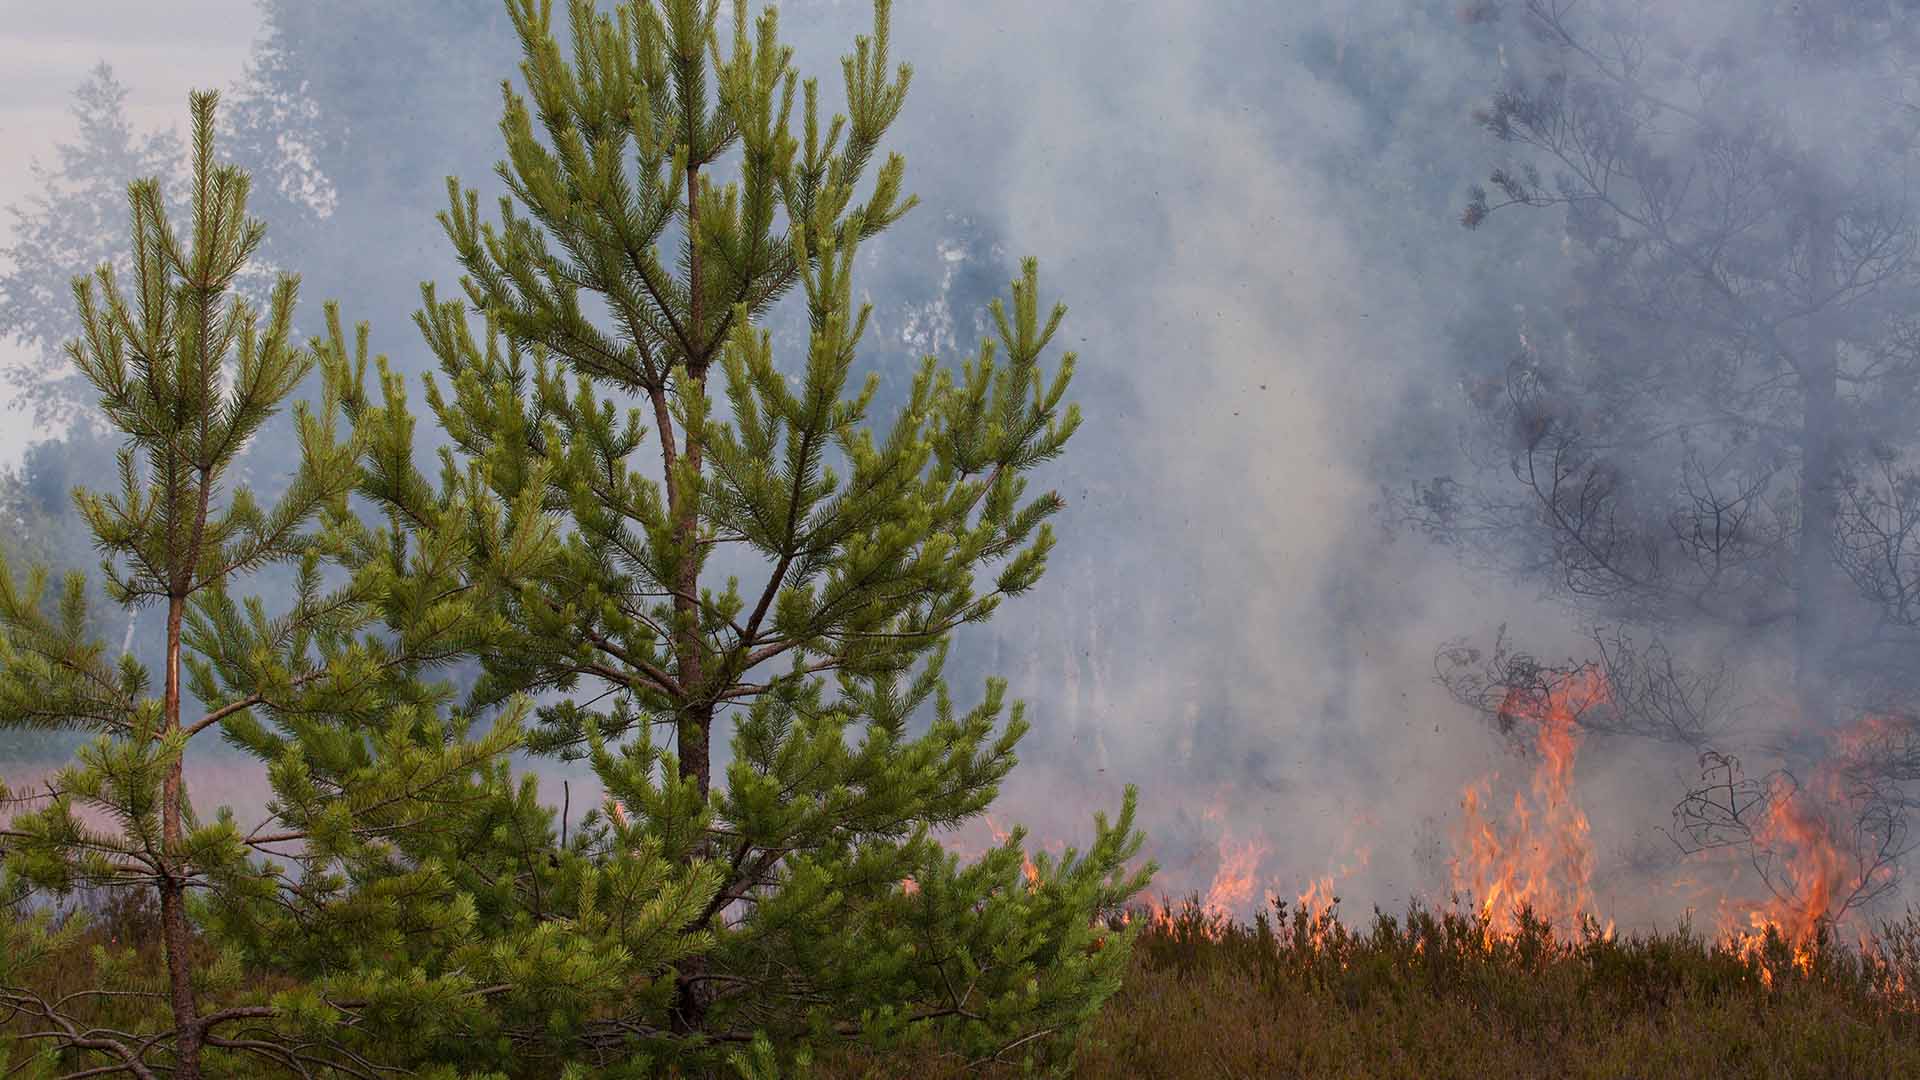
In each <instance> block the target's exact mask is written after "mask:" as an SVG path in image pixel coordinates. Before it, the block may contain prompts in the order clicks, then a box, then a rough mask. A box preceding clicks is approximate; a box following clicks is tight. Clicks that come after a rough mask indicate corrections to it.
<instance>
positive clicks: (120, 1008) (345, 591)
mask: <svg viewBox="0 0 1920 1080" xmlns="http://www.w3.org/2000/svg"><path fill="white" fill-rule="evenodd" d="M215 104H216V95H214V94H212V93H199V94H195V95H193V97H192V116H193V159H192V184H191V216H192V222H191V225H190V228H189V229H188V235H187V237H186V238H184V239H183V238H181V237H179V236H177V235H176V234H175V232H174V230H173V228H172V226H171V224H170V223H169V221H168V220H167V215H166V212H165V209H164V206H163V201H162V199H161V195H160V189H159V186H158V185H157V184H156V183H155V182H154V181H152V180H143V181H139V182H136V183H134V184H133V185H132V186H131V187H130V189H129V199H130V202H131V204H132V232H133V238H132V239H133V252H132V266H133V275H134V281H133V284H132V293H131V295H130V296H128V295H124V294H123V293H122V291H121V288H120V286H119V285H118V283H117V281H116V276H115V274H114V273H113V271H112V269H111V267H110V266H102V267H101V268H100V269H99V271H98V272H97V274H96V278H97V286H98V291H97V292H96V291H95V284H96V283H95V282H89V281H88V280H87V279H85V278H80V279H76V280H75V281H74V283H73V293H74V296H75V299H76V300H77V302H78V306H79V314H80V320H81V324H82V328H83V333H82V336H81V338H80V339H79V340H78V341H76V342H75V343H73V344H72V345H71V346H69V350H68V351H69V354H70V355H71V357H72V359H73V360H74V362H75V364H76V365H77V366H78V368H79V370H80V371H81V372H82V373H83V374H84V375H85V377H86V378H87V380H88V381H89V382H90V383H91V384H92V386H93V387H94V389H95V390H97V391H98V393H99V395H100V401H101V408H102V409H103V410H104V411H105V414H106V418H107V420H108V421H109V422H110V423H111V425H112V426H113V428H115V429H117V430H118V431H119V432H121V433H122V434H123V435H124V438H125V448H124V450H123V451H122V452H121V455H120V477H119V480H120V490H119V492H118V493H116V494H104V495H103V494H96V493H93V492H89V491H86V490H80V491H77V492H76V493H75V498H76V500H77V501H78V504H79V507H80V509H81V511H82V513H83V515H84V516H85V518H86V520H87V522H88V523H89V525H90V526H91V528H92V531H93V535H94V538H95V540H96V543H97V545H98V547H99V548H100V550H101V551H102V552H103V553H104V555H105V560H104V562H103V571H104V574H105V576H106V579H107V585H108V594H109V595H110V596H111V598H112V599H113V600H114V601H116V602H118V603H119V604H121V605H125V606H134V605H152V606H155V607H157V608H159V609H161V611H162V612H163V613H164V621H163V622H160V623H155V622H154V621H152V620H148V621H147V622H146V623H143V624H142V625H147V626H158V627H161V628H163V630H164V633H165V637H166V650H165V655H166V662H165V666H164V669H163V670H162V671H160V672H158V673H153V672H150V671H149V670H147V669H146V668H145V667H143V666H142V665H141V664H140V663H138V662H137V661H135V660H134V659H133V658H132V656H131V654H129V653H125V652H121V653H119V654H118V655H116V652H115V650H112V649H110V648H109V647H108V646H107V645H106V644H105V643H104V642H102V641H99V640H95V639H93V638H91V637H90V636H89V634H88V632H87V629H86V628H87V625H88V620H87V611H86V608H87V595H88V589H87V582H86V580H85V578H84V576H83V575H80V574H77V573H76V574H73V575H70V576H69V577H68V578H67V580H66V582H65V586H64V589H63V590H61V592H60V594H59V596H58V597H57V598H49V597H48V591H47V580H46V578H47V574H46V572H45V571H44V570H37V571H35V572H34V573H33V574H31V575H30V576H29V579H28V581H27V582H26V583H25V584H24V586H23V585H22V583H20V582H17V581H16V580H15V578H14V576H13V574H12V573H11V570H10V569H9V568H7V567H6V566H5V565H4V564H3V563H0V731H13V730H20V729H65V730H78V731H82V732H86V733H90V734H92V735H93V736H94V739H93V740H92V741H91V742H90V743H88V744H86V745H85V746H84V747H83V748H82V750H81V751H80V752H79V754H78V755H77V758H76V760H74V761H73V762H72V763H71V764H70V765H69V766H68V767H66V768H65V769H63V770H61V771H59V772H58V773H56V774H54V775H52V776H51V777H49V778H46V779H45V780H42V781H36V782H35V783H34V784H33V785H32V787H31V788H29V789H26V790H21V791H19V792H17V793H14V794H13V795H12V796H11V797H9V796H8V793H6V792H5V791H4V790H3V789H0V799H6V800H7V802H6V805H8V806H9V808H10V809H12V810H14V811H15V812H14V813H13V816H12V817H11V819H10V820H6V821H4V822H0V855H3V856H4V862H3V863H0V894H4V900H5V902H6V912H5V914H6V916H7V918H6V921H5V922H4V923H0V1024H3V1025H4V1028H0V1035H4V1039H3V1040H0V1059H6V1066H5V1068H4V1069H0V1071H5V1072H6V1074H7V1075H9V1076H25V1075H55V1074H72V1075H116V1074H118V1075H128V1076H133V1077H140V1078H153V1077H159V1076H168V1077H174V1078H179V1080H185V1078H190V1077H200V1076H256V1075H265V1076H286V1075H347V1076H366V1075H372V1074H373V1073H372V1069H371V1066H370V1065H369V1062H375V1061H388V1062H396V1061H397V1062H402V1063H404V1062H406V1061H408V1060H410V1059H411V1060H415V1061H417V1060H418V1059H419V1057H420V1051H419V1049H418V1047H420V1046H421V1045H427V1046H431V1045H433V1039H434V1036H435V1034H436V1032H438V1031H442V1030H449V1029H453V1030H458V1031H459V1032H460V1033H461V1034H465V1033H467V1032H469V1031H470V1030H471V1027H472V1024H471V1022H470V1021H471V1016H472V1013H473V1012H474V1010H476V1009H478V1008H480V1005H481V1003H482V1002H484V1000H485V995H484V993H482V991H484V990H485V989H486V988H485V987H483V986H479V985H477V984H476V983H475V982H474V981H473V977H472V976H471V975H470V974H469V973H468V971H467V970H464V969H463V968H462V965H466V967H467V968H472V969H477V968H478V967H480V966H481V965H478V964H475V963H474V957H475V956H476V955H479V954H484V953H486V952H487V951H488V950H487V949H485V948H484V947H483V946H484V943H478V942H477V940H476V938H475V937H474V927H475V926H476V925H478V923H477V920H476V915H475V912H474V907H473V901H472V898H471V896H470V895H468V894H466V893H463V892H462V891H461V890H460V889H459V888H458V887H457V885H456V882H455V880H454V875H453V873H452V872H450V871H449V870H448V869H447V868H446V867H445V865H444V864H443V863H442V862H440V861H438V859H437V858H436V852H437V850H438V849H437V848H436V847H435V846H434V845H435V844H437V843H438V841H437V839H435V837H437V835H438V833H437V830H439V829H443V828H448V827H456V828H457V826H458V825H459V823H460V822H461V821H462V820H463V816H465V817H471V816H473V815H476V814H482V813H486V812H490V811H488V810H487V809H486V808H488V807H498V806H500V805H503V804H505V803H506V802H507V801H508V800H509V798H510V795H511V793H510V792H508V791H507V790H506V786H505V784H504V780H505V776H504V772H503V771H502V770H500V769H498V768H489V764H490V763H491V762H493V761H494V760H495V759H498V758H500V757H501V756H502V755H504V754H505V752H506V751H507V750H509V749H510V748H511V747H512V746H513V745H515V743H516V742H517V740H518V738H519V724H520V721H521V717H522V712H521V710H520V709H519V708H518V707H515V706H509V707H508V708H505V709H503V710H501V711H500V712H499V713H498V715H497V717H496V719H495V721H494V723H493V724H492V725H491V727H490V728H487V729H485V730H481V731H478V732H476V731H475V730H474V727H473V724H474V717H473V716H472V715H471V714H468V713H465V712H463V711H460V710H457V709H451V708H449V707H448V700H449V697H450V691H449V690H448V689H447V688H446V687H445V686H443V685H440V684H438V683H436V682H434V681H432V680H431V679H430V675H431V674H432V669H433V667H434V666H435V665H437V664H440V663H443V662H444V661H446V660H448V659H450V658H454V657H458V656H461V655H463V654H467V653H470V652H471V650H473V649H475V648H477V647H478V646H479V645H480V644H482V643H484V641H485V639H486V637H487V635H489V634H491V633H495V632H497V631H498V629H499V625H500V617H499V615H497V614H493V613H492V612H493V611H494V610H495V609H497V607H498V605H497V604H496V603H493V602H492V601H490V600H488V599H487V598H486V596H485V593H484V589H481V588H478V587H475V586H473V585H471V584H470V583H469V582H468V581H467V580H466V572H467V569H468V567H469V566H470V564H471V563H472V558H471V555H470V553H469V551H468V550H467V545H466V535H467V534H466V531H465V528H464V525H465V522H466V521H467V520H468V519H469V517H470V514H469V513H468V511H467V510H466V509H465V507H464V506H463V505H462V504H461V503H460V501H459V500H458V499H457V498H455V497H454V495H453V494H452V491H453V487H452V485H449V486H448V487H447V488H445V489H443V491H441V492H440V493H438V494H437V495H436V494H435V493H434V492H432V491H430V490H428V491H422V490H420V489H419V486H418V485H417V484H416V485H414V487H413V488H412V489H411V490H412V495H411V498H410V503H409V505H410V507H411V509H412V510H413V512H414V517H413V518H411V519H410V520H409V521H408V522H407V534H406V535H402V534H401V532H400V531H399V530H398V529H381V530H373V529H369V528H368V527H366V526H365V525H364V524H362V523H361V522H360V521H359V519H358V518H356V517H355V516H354V515H353V513H352V512H351V511H350V509H349V505H348V499H349V496H350V495H351V494H352V493H354V492H355V491H356V490H359V491H360V492H361V493H362V494H371V495H373V496H375V497H379V496H380V495H381V494H382V493H384V492H385V491H386V487H385V486H383V485H384V479H383V478H384V476H385V474H384V473H382V472H381V471H380V470H381V462H383V461H392V460H398V459H402V458H404V457H405V456H406V455H408V454H410V452H411V448H410V445H409V444H408V439H409V438H410V431H411V428H410V425H409V424H407V423H406V422H405V413H404V403H403V402H401V401H399V400H398V399H397V398H396V397H395V396H394V395H395V394H396V393H397V384H395V383H393V382H392V380H388V387H387V389H388V397H387V400H386V404H385V406H384V407H383V408H380V409H375V408H373V407H372V406H371V405H370V404H369V403H368V402H367V401H366V398H365V393H364V387H363V381H364V375H365V366H366V339H365V333H364V328H362V333H361V336H360V341H359V347H358V351H357V356H355V357H353V358H349V356H348V354H347V349H346V345H345V342H344V340H343V338H342V335H341V333H340V326H339V320H338V316H337V313H336V312H335V311H334V310H333V309H332V308H331V307H329V308H328V311H327V316H328V324H329V331H330V334H329V338H328V339H326V340H318V339H316V340H315V341H314V342H312V344H311V346H310V347H308V348H306V349H302V348H299V347H298V346H296V345H295V344H294V343H293V342H292V340H291V336H292V319H293V310H294V299H295V293H296V288H297V283H296V281H295V279H293V278H292V277H288V276H282V277H280V279H279V280H278V283H277V284H276V285H275V287H274V288H273V290H272V294H271V297H270V299H269V301H268V303H267V309H266V311H265V313H264V317H263V316H262V313H261V312H260V311H259V310H258V309H257V308H256V306H255V305H254V304H252V303H250V302H248V301H247V300H246V299H244V298H242V297H240V296H237V295H231V288H230V287H231V285H232V283H233V281H234V280H235V277H236V275H238V274H239V273H240V272H241V271H242V269H243V267H244V266H245V265H246V263H247V260H248V258H249V257H250V256H251V255H252V253H253V252H254V250H255V249H256V247H257V246H258V244H259V243H260V241H261V237H262V234H263V227H262V226H261V224H260V223H259V222H257V221H254V220H252V219H249V218H247V217H246V202H247V193H248V179H247V176H246V175H245V174H244V173H243V172H241V171H240V170H238V169H237V168H234V167H233V166H231V165H224V164H216V163H215V161H214V157H213V146H212V135H213V122H214V110H215ZM316 366H319V367H321V368H322V369H323V371H324V378H323V383H324V404H323V407H322V408H321V409H320V410H319V411H318V412H312V411H309V410H307V409H306V408H305V407H304V406H297V407H296V409H295V417H294V419H295V427H296V430H297V431H298V434H299V442H300V448H301V451H302V459H301V460H302V464H301V466H300V469H299V471H298V473H297V475H295V476H293V477H292V478H291V482H290V483H289V484H288V485H287V487H286V489H285V491H284V493H283V494H282V495H281V497H280V498H279V500H278V501H277V503H276V504H275V505H273V506H271V507H264V506H261V505H259V504H258V503H257V502H256V501H255V499H254V498H253V496H252V495H251V494H250V493H249V492H248V490H247V489H246V488H244V487H238V486H233V485H230V484H229V483H227V477H228V475H229V473H230V472H231V470H232V468H233V467H234V464H235V462H236V461H237V460H238V459H239V457H240V455H241V454H242V453H243V452H244V450H245V447H246V445H247V442H248V439H249V438H250V437H251V436H253V435H254V434H255V433H256V432H258V431H259V430H260V428H261V425H262V424H263V423H265V422H266V421H267V419H268V418H269V417H270V416H271V415H273V413H274V412H275V411H276V410H277V409H279V408H280V407H281V406H282V404H283V403H284V402H285V400H286V398H287V397H288V395H289V394H290V393H291V392H292V391H293V390H294V389H295V387H296V386H297V385H298V384H299V383H300V382H301V381H302V380H303V379H304V378H305V377H306V376H307V374H308V373H309V372H310V371H311V370H312V369H313V368H314V367H316ZM343 411H345V412H346V413H348V414H349V415H355V416H358V417H362V418H364V419H365V420H366V423H363V424H361V425H359V426H358V427H357V428H356V430H354V432H353V433H352V435H351V437H350V438H346V439H342V438H340V437H339V432H338V430H337V423H336V420H337V417H338V416H339V415H340V414H341V413H342V412H343ZM409 537H417V538H419V539H420V540H421V541H422V542H420V543H418V544H415V545H413V546H411V547H410V546H409V545H408V543H407V540H408V538H409ZM508 539H509V540H513V538H508ZM499 547H500V549H501V550H504V551H509V552H528V551H532V552H538V551H542V550H551V549H552V548H553V544H552V542H551V538H550V537H538V536H522V537H520V538H518V539H517V540H516V541H514V542H509V543H503V544H501V545H499ZM273 564H291V565H292V566H293V567H294V568H295V571H296V587H295V589H294V590H293V593H294V595H293V597H292V600H291V605H290V606H289V607H288V608H287V609H286V610H285V611H283V612H281V613H280V614H278V615H274V616H271V617H270V616H269V615H268V614H267V611H266V608H265V605H264V604H262V603H261V602H259V601H258V600H254V599H248V600H245V601H240V600H237V599H236V598H235V597H234V594H233V592H232V591H231V590H232V588H233V587H234V586H235V585H236V584H237V583H239V582H240V580H241V579H242V578H244V577H245V576H247V575H249V574H251V573H253V572H255V571H258V570H260V569H261V568H263V567H267V566H270V565H273ZM504 572H505V571H504V570H502V571H500V574H504ZM497 576H498V575H497ZM156 675H157V677H156ZM156 683H157V684H158V688H159V694H158V696H155V695H154V694H153V693H152V690H153V689H154V688H155V685H156ZM190 698H191V699H193V702H194V703H195V704H197V706H198V708H197V710H190V709H189V699H190ZM210 734H218V735H220V736H222V737H223V738H224V739H225V741H226V742H227V743H228V744H229V745H230V746H231V747H233V748H237V750H239V751H241V752H242V753H243V755H244V756H241V755H235V754H232V753H230V754H229V755H227V758H226V761H227V762H228V763H230V764H231V763H232V762H233V760H234V758H235V757H239V762H240V764H239V765H238V766H237V767H231V768H228V769H225V770H223V772H224V774H225V775H226V776H228V777H231V778H233V779H234V780H236V781H238V782H239V783H242V784H244V783H246V777H247V776H248V775H249V770H248V769H247V768H246V767H245V766H246V763H247V762H249V761H251V762H253V763H257V765H258V766H259V767H258V768H257V769H256V770H252V775H253V776H254V777H255V778H256V782H255V786H257V788H258V789H260V790H262V791H267V792H270V795H269V797H268V803H267V814H266V817H265V820H264V821H262V822H261V823H259V824H258V825H255V826H253V827H251V828H248V827H245V826H242V825H241V824H240V823H239V821H238V820H237V818H236V816H235V815H234V813H233V812H232V811H230V810H228V809H226V808H224V807H223V808H222V809H221V810H220V811H219V812H218V813H217V814H215V815H213V816H211V817H207V816H203V814H201V813H200V812H198V811H197V810H196V808H195V805H194V802H193V800H192V799H191V797H190V793H189V790H188V784H187V782H186V770H185V769H184V767H183V766H184V761H185V756H186V754H187V750H188V746H189V744H190V743H192V742H193V741H194V740H196V739H197V738H204V737H205V736H208V735H210ZM82 890H84V891H89V892H92V893H94V894H96V895H97V894H100V893H105V894H107V895H108V896H109V897H113V896H119V897H121V898H123V899H124V898H128V897H131V898H133V899H135V900H138V899H139V898H140V897H147V898H150V899H151V900H152V901H153V905H154V906H155V907H157V909H158V928H159V929H158V933H157V935H156V936H157V937H158V941H157V942H155V941H151V940H140V941H132V942H119V943H114V944H111V945H103V946H102V947H101V948H99V949H96V950H94V951H93V953H92V955H91V956H88V955H87V954H86V953H85V952H84V951H82V950H80V949H77V948H76V947H75V946H76V945H77V944H82V943H84V941H85V940H86V938H85V934H86V928H85V925H84V922H83V921H82V920H81V919H79V918H77V917H76V918H73V919H67V920H59V919H56V918H55V917H54V914H53V906H54V902H55V901H58V900H59V899H60V898H61V897H63V896H71V895H73V894H74V893H75V892H76V891H82ZM36 1070H37V1071H36Z"/></svg>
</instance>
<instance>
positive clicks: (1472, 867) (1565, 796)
mask: <svg viewBox="0 0 1920 1080" xmlns="http://www.w3.org/2000/svg"><path fill="white" fill-rule="evenodd" d="M1606 697H1607V685H1606V681H1605V679H1604V678H1602V677H1601V675H1600V674H1599V672H1597V671H1594V670H1592V669H1586V670H1583V671H1581V672H1578V673H1576V674H1575V675H1573V676H1571V677H1569V678H1568V679H1567V680H1566V681H1565V682H1563V683H1562V684H1560V685H1559V686H1557V687H1555V688H1554V689H1553V690H1552V691H1551V692H1549V693H1548V694H1546V695H1545V696H1544V700H1542V696H1541V695H1539V694H1535V693H1531V692H1524V691H1521V690H1518V689H1516V690H1513V691H1509V692H1508V694H1507V698H1506V701H1505V702H1503V703H1502V705H1501V708H1500V711H1501V713H1502V714H1503V715H1506V716H1515V717H1521V718H1526V719H1531V720H1532V721H1534V723H1535V725H1536V727H1537V729H1538V732H1539V734H1538V737H1537V739H1536V746H1537V748H1538V750H1539V753H1540V764H1539V767H1538V768H1536V769H1535V770H1534V774H1533V778H1532V783H1531V785H1530V792H1531V798H1529V797H1528V793H1526V792H1518V791H1516V792H1515V793H1514V796H1513V806H1512V809H1511V811H1510V813H1509V815H1508V822H1507V824H1506V826H1505V827H1504V828H1503V827H1502V826H1501V825H1500V823H1498V822H1496V821H1494V820H1492V818H1491V817H1490V816H1489V814H1488V813H1487V811H1486V810H1485V809H1484V804H1485V803H1486V802H1487V800H1488V799H1489V798H1490V794H1489V793H1490V791H1491V783H1490V782H1489V781H1487V780H1483V781H1480V782H1478V783H1475V784H1469V785H1468V786H1467V788H1466V790H1465V791H1464V792H1462V794H1461V808H1462V810H1463V827H1462V846H1463V847H1464V849H1465V850H1464V851H1463V852H1461V853H1460V854H1457V855H1456V856H1455V857H1454V858H1453V860H1452V869H1453V886H1454V889H1455V890H1456V891H1459V892H1464V893H1466V894H1467V895H1469V896H1473V897H1477V898H1478V899H1479V901H1480V914H1481V915H1482V916H1483V917H1484V919H1485V920H1486V923H1487V930H1488V933H1489V934H1492V935H1499V936H1506V935H1511V934H1512V933H1514V932H1515V931H1516V930H1517V929H1518V920H1517V913H1518V910H1519V909H1520V908H1521V907H1522V906H1523V905H1525V906H1530V907H1531V908H1532V909H1533V912H1534V914H1535V915H1537V916H1539V917H1541V918H1544V919H1547V920H1549V921H1551V922H1553V923H1554V924H1556V925H1559V926H1574V925H1578V924H1579V923H1581V922H1582V920H1584V919H1586V918H1588V917H1592V916H1593V915H1594V899H1593V888H1592V880H1593V845H1592V843H1591V841H1590V840H1589V838H1588V832H1589V827H1588V824H1587V815H1586V813H1585V812H1584V811H1582V810H1581V809H1580V807H1579V806H1578V805H1577V804H1576V803H1575V802H1574V800H1573V763H1574V757H1575V755H1576V754H1577V753H1578V751H1579V748H1580V732H1579V729H1578V727H1577V726H1576V720H1577V718H1578V717H1579V716H1580V714H1581V713H1582V712H1584V711H1585V710H1586V709H1588V708H1590V707H1592V706H1593V705H1596V704H1598V703H1600V702H1602V701H1604V700H1606ZM1606 933H1607V936H1611V935H1612V924H1611V923H1608V924H1607V931H1606Z"/></svg>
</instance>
